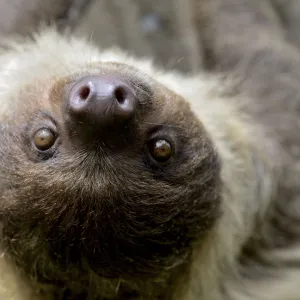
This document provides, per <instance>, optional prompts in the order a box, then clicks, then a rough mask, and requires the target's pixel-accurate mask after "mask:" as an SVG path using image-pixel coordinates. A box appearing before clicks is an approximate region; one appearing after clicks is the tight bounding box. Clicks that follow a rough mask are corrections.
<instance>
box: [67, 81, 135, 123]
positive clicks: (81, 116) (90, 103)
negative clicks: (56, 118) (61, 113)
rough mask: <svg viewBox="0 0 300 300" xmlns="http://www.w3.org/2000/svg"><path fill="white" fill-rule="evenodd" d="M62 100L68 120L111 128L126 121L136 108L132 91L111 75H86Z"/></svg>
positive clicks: (127, 85)
mask: <svg viewBox="0 0 300 300" xmlns="http://www.w3.org/2000/svg"><path fill="white" fill-rule="evenodd" d="M66 101H67V109H68V114H69V116H70V118H71V119H73V120H74V121H79V122H81V123H89V124H94V125H95V126H101V125H102V126H106V125H109V126H111V125H112V124H114V122H115V123H118V122H120V121H124V120H127V119H130V118H131V117H132V116H133V115H134V113H135V110H136V107H137V96H136V93H135V91H134V89H133V88H132V87H131V86H130V84H129V83H127V82H126V81H125V80H122V79H121V78H119V77H117V76H114V75H89V76H85V77H83V78H81V79H79V80H78V81H77V82H76V83H75V84H74V85H73V87H72V88H71V90H70V91H69V93H68V95H67V99H66Z"/></svg>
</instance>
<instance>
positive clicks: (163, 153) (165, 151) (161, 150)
mask: <svg viewBox="0 0 300 300" xmlns="http://www.w3.org/2000/svg"><path fill="white" fill-rule="evenodd" d="M148 147H149V152H150V154H151V156H152V157H153V158H154V159H155V160H156V161H158V162H166V161H167V160H169V159H170V158H171V156H172V154H173V151H172V146H171V144H170V143H169V142H168V141H166V140H164V139H155V140H152V141H151V142H150V143H149V145H148Z"/></svg>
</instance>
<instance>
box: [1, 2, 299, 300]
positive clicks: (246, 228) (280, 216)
mask: <svg viewBox="0 0 300 300" xmlns="http://www.w3.org/2000/svg"><path fill="white" fill-rule="evenodd" d="M232 1H233V0H232ZM217 8H218V6H215V7H214V8H213V9H217ZM213 9H212V11H213ZM213 15H214V14H213ZM224 16H226V14H224ZM218 20H219V19H218ZM221 20H222V19H221ZM212 22H213V21H212ZM216 23H217V21H216ZM221 25H222V26H220V28H222V29H223V28H225V26H223V25H224V24H221ZM217 28H218V27H217V26H215V27H214V29H217ZM206 29H207V30H208V31H209V30H211V29H210V28H206ZM217 34H218V32H215V33H212V32H211V33H210V36H211V40H210V42H211V45H212V46H211V47H212V48H214V49H216V51H215V52H214V53H213V54H214V55H215V57H214V60H215V61H218V59H219V58H218V57H219V56H218V55H219V54H220V52H218V51H219V50H220V49H222V51H223V53H224V56H223V57H224V64H222V63H221V66H223V67H224V69H226V66H229V65H230V64H228V62H229V63H231V66H232V65H233V61H230V57H231V56H230V55H231V54H232V52H230V51H228V48H226V47H225V46H226V45H225V46H224V44H222V43H220V44H218V45H215V44H214V43H215V41H220V40H221V41H222V39H221V38H216V39H215V40H214V37H217ZM223 41H226V42H229V41H230V39H224V40H223ZM224 43H225V42H224ZM256 45H257V46H255V47H257V48H255V49H254V50H253V49H252V50H251V49H250V50H249V51H248V50H247V49H245V47H244V48H242V46H243V44H241V45H239V46H240V47H241V49H243V50H245V54H243V55H239V56H237V57H240V60H239V61H238V66H239V68H236V70H237V72H240V73H236V74H237V80H228V79H225V78H224V77H223V76H221V75H209V74H208V73H204V74H199V75H197V76H182V75H180V74H176V73H175V72H170V73H168V72H163V71H161V70H159V69H157V68H155V67H153V66H152V64H151V62H149V61H146V60H138V59H136V58H133V57H130V56H128V55H126V54H124V53H122V52H121V51H119V50H117V49H110V50H108V51H104V50H97V49H95V48H94V47H92V46H91V45H89V44H88V43H87V42H86V41H82V40H76V39H72V38H71V39H69V38H66V37H62V36H60V35H58V34H57V33H56V32H55V30H44V31H43V32H42V33H41V34H39V35H37V36H35V38H34V40H33V41H29V40H25V41H19V42H11V43H8V44H7V47H6V49H5V51H3V53H1V55H0V70H1V71H0V95H1V107H0V145H1V146H0V157H1V160H0V203H1V205H0V218H1V251H2V255H1V260H0V263H1V267H0V270H1V272H0V298H1V299H2V298H3V299H9V300H15V299H24V300H26V299H174V300H177V299H178V300H179V299H184V300H189V299H190V300H195V299H203V300H229V299H237V300H244V299H245V300H246V299H261V300H267V299H272V300H273V299H275V300H296V299H299V298H300V290H299V287H298V286H299V280H300V271H299V270H298V268H297V262H298V266H299V259H300V257H299V256H300V248H299V245H298V242H299V241H300V237H299V219H300V212H299V205H300V204H299V195H300V191H299V184H298V181H299V175H300V168H299V162H300V160H299V158H300V150H299V149H300V147H299V146H300V135H299V130H300V124H299V121H298V117H299V109H300V99H299V95H298V94H297V93H296V91H297V85H294V84H293V83H294V81H293V80H292V79H293V76H295V78H298V77H297V74H298V72H299V71H298V70H300V65H299V67H297V66H298V64H299V61H300V60H299V59H298V56H297V52H296V51H294V52H293V49H291V48H290V47H289V46H288V45H287V46H284V44H283V43H280V39H279V38H278V43H276V44H275V46H274V44H273V46H272V47H271V46H268V44H266V43H265V44H260V43H257V44H256ZM223 46H224V47H223ZM222 47H223V48H222ZM283 48H284V51H282V49H283ZM222 51H221V53H222ZM289 51H290V52H289ZM257 56H259V59H257ZM232 57H233V56H232ZM225 61H226V63H225ZM221 62H222V61H221ZM235 62H236V61H235ZM275 62H276V63H277V65H275V66H274V64H275ZM275 67H277V68H278V69H275ZM273 70H280V72H275V71H273ZM227 71H228V70H227ZM268 72H272V76H268V75H269V73H268ZM97 73H102V74H118V75H119V76H122V77H124V78H126V79H127V80H128V81H129V82H130V83H131V85H132V86H133V87H134V88H135V91H136V93H137V95H138V99H139V106H138V110H137V113H136V114H135V116H134V117H133V119H132V120H130V121H129V123H128V124H127V125H126V126H124V127H122V128H119V129H118V130H115V131H112V132H110V133H109V134H106V133H105V132H100V133H99V140H98V139H97V140H88V141H86V140H83V139H82V135H81V132H82V130H84V129H83V128H84V127H80V125H79V124H78V126H75V127H74V128H71V129H70V128H69V127H68V122H66V120H67V116H66V112H65V110H64V107H65V105H64V103H65V101H66V94H67V90H68V87H69V86H70V85H72V83H73V82H74V81H75V80H76V79H78V78H80V77H81V76H85V75H87V74H97ZM264 76H266V78H265V77H264ZM284 108H285V109H284ZM279 119H280V120H279ZM45 126H46V127H49V126H50V128H53V127H55V129H54V130H55V131H56V132H57V134H58V140H57V142H56V144H55V146H54V150H53V151H54V152H53V153H46V155H44V154H41V153H39V152H38V151H37V150H36V149H35V148H34V147H33V145H32V137H33V134H34V133H35V132H36V130H38V129H39V128H43V127H45ZM155 136H157V137H159V136H162V137H166V138H168V139H170V140H171V141H172V143H173V146H174V148H175V151H174V154H173V157H172V158H171V159H170V160H169V161H168V162H167V163H164V164H162V165H161V164H157V163H155V162H154V161H153V160H151V158H150V157H149V153H148V150H147V141H148V140H149V139H150V138H153V137H155Z"/></svg>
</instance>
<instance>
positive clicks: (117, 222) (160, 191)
mask: <svg viewBox="0 0 300 300" xmlns="http://www.w3.org/2000/svg"><path fill="white" fill-rule="evenodd" d="M74 51H76V50H74ZM100 58H101V57H100ZM48 63H49V62H48ZM136 67H137V68H135V67H134V66H129V65H128V64H124V63H116V62H101V61H100V62H98V63H93V64H90V65H89V66H88V67H86V68H85V69H84V70H83V69H80V70H76V68H75V67H74V71H73V70H70V71H69V74H68V76H62V75H59V76H52V77H51V76H50V77H49V78H48V79H43V78H42V76H40V77H39V73H38V72H39V71H38V68H37V69H33V70H32V72H35V74H36V80H30V81H29V82H26V84H23V85H22V84H20V87H19V89H18V90H17V91H16V90H15V88H14V91H13V93H11V95H10V96H7V98H6V99H1V101H11V103H12V104H11V107H13V109H12V108H9V109H7V111H8V112H6V113H5V117H3V120H2V121H1V120H0V121H1V123H0V124H1V127H0V131H1V135H0V140H1V145H0V154H1V158H0V159H1V162H0V166H1V173H2V174H1V176H0V184H1V186H0V188H1V189H0V201H1V206H0V208H1V210H0V215H1V230H2V233H1V234H2V239H3V247H4V248H5V251H7V253H9V254H10V256H11V257H12V258H13V259H14V260H15V261H16V263H17V264H18V265H19V266H20V267H21V268H23V269H24V270H25V271H26V272H29V273H34V275H36V276H37V277H41V278H43V276H44V277H47V276H48V277H49V276H50V277H51V275H50V274H51V270H52V269H57V270H61V272H63V271H64V270H66V269H67V268H69V267H70V268H71V267H74V268H81V269H84V268H86V267H87V268H91V269H92V270H93V271H94V272H95V273H97V274H99V275H101V276H104V277H109V278H111V277H114V278H115V277H123V278H129V277H132V276H135V277H136V276H152V275H155V274H157V273H159V272H162V271H163V270H166V269H168V268H172V267H173V266H174V265H176V264H177V263H178V262H179V261H183V260H184V258H185V257H186V256H187V255H189V251H190V249H191V245H192V244H193V243H194V242H195V241H200V242H201V238H204V236H205V235H206V234H207V232H208V231H209V230H210V229H211V228H212V226H213V225H214V222H215V221H216V219H217V217H218V211H219V204H220V184H219V172H220V170H219V169H220V168H219V160H218V156H217V154H216V151H215V149H214V146H213V144H212V142H211V140H210V137H209V135H208V133H207V132H206V130H205V128H204V126H203V125H202V124H201V120H199V119H198V118H197V116H196V115H194V113H193V112H192V110H191V109H190V107H189V104H188V102H187V101H185V99H183V98H182V97H181V96H179V95H177V94H176V93H174V92H172V91H171V90H170V89H169V88H168V87H166V86H165V85H163V84H161V83H160V82H157V81H156V80H155V78H154V77H155V74H150V76H148V75H146V74H144V73H142V72H141V71H140V70H139V69H138V67H139V66H138V65H137V66H136ZM41 68H42V67H41ZM8 89H9V87H8ZM9 107H10V106H9ZM44 257H47V261H45V259H44ZM37 266H39V267H37ZM41 270H43V271H41ZM141 278H142V277H141ZM55 279H57V280H58V279H59V278H58V277H56V278H55Z"/></svg>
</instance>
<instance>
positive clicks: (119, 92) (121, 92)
mask: <svg viewBox="0 0 300 300" xmlns="http://www.w3.org/2000/svg"><path fill="white" fill-rule="evenodd" d="M115 98H116V99H117V101H118V102H119V103H120V104H124V102H125V100H126V98H127V92H126V90H125V89H124V88H122V87H118V88H116V90H115Z"/></svg>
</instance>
